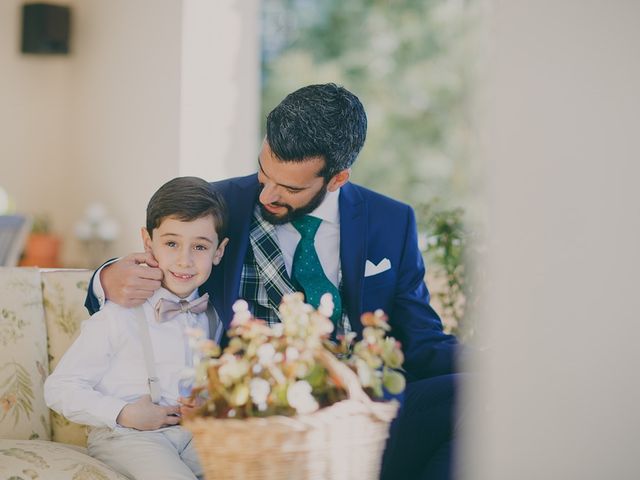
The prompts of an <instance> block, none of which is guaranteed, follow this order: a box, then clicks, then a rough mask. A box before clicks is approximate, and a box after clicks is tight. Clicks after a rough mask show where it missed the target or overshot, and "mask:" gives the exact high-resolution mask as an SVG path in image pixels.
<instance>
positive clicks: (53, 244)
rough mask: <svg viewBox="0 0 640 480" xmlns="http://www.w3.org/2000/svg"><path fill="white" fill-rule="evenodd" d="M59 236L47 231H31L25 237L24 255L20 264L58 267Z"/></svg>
mask: <svg viewBox="0 0 640 480" xmlns="http://www.w3.org/2000/svg"><path fill="white" fill-rule="evenodd" d="M59 255H60V238H59V237H57V236H56V235H52V234H48V233H32V234H31V235H29V238H27V246H26V247H25V251H24V257H23V258H22V260H20V265H21V266H25V267H41V268H55V267H60V260H59V258H58V257H59Z"/></svg>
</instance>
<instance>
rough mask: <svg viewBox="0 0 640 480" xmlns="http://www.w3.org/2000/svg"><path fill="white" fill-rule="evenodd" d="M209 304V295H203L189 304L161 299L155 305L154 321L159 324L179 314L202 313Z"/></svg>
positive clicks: (183, 301) (184, 301) (182, 301)
mask: <svg viewBox="0 0 640 480" xmlns="http://www.w3.org/2000/svg"><path fill="white" fill-rule="evenodd" d="M208 302H209V294H208V293H205V294H204V295H202V296H201V297H200V298H196V299H195V300H193V301H191V302H187V301H186V300H180V301H179V302H174V301H172V300H167V299H166V298H161V299H160V300H158V303H156V320H157V321H158V322H159V323H162V322H168V321H169V320H172V319H174V318H176V317H177V316H178V315H180V314H181V313H194V314H195V313H202V312H205V311H206V310H207V303H208Z"/></svg>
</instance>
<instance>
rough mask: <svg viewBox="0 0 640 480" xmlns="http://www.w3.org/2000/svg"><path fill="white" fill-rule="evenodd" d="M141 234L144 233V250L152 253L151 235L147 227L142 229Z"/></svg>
mask: <svg viewBox="0 0 640 480" xmlns="http://www.w3.org/2000/svg"><path fill="white" fill-rule="evenodd" d="M140 234H141V235H142V244H143V245H144V251H145V252H147V253H152V251H151V235H149V232H148V231H147V229H146V228H145V227H142V228H141V229H140Z"/></svg>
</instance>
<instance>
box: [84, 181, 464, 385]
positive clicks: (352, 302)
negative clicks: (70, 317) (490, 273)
mask: <svg viewBox="0 0 640 480" xmlns="http://www.w3.org/2000/svg"><path fill="white" fill-rule="evenodd" d="M212 186H213V187H214V188H215V189H216V190H217V191H219V192H220V193H221V194H222V196H223V197H224V199H225V201H226V203H227V208H228V210H229V222H228V223H229V227H228V229H227V236H228V237H229V244H228V245H227V248H226V252H225V255H224V257H223V259H222V261H221V262H220V264H219V265H218V266H216V267H214V268H213V271H212V273H211V276H210V277H209V280H207V282H206V283H205V284H204V285H203V286H202V287H201V291H202V292H208V293H209V295H210V297H211V299H212V301H213V304H214V306H215V308H216V310H217V311H218V314H219V315H220V318H221V319H222V321H223V323H224V325H225V329H226V327H228V325H229V323H230V322H231V319H232V317H233V312H232V306H233V303H234V302H235V301H236V300H237V299H238V293H239V291H240V275H241V272H242V266H243V262H244V258H245V253H246V251H247V248H250V246H249V226H250V223H251V218H252V215H253V209H254V207H255V205H256V201H257V197H258V194H259V184H258V181H257V175H255V174H254V175H250V176H247V177H239V178H232V179H229V180H223V181H220V182H214V183H212ZM339 208H340V265H341V269H342V283H343V292H342V293H343V297H344V298H343V299H342V300H343V304H344V308H346V310H347V313H348V315H349V320H350V322H351V325H352V328H353V330H354V331H355V332H357V333H358V334H360V333H362V324H361V323H360V315H361V314H362V313H364V312H372V311H374V310H376V309H379V308H380V309H382V310H384V311H385V312H386V313H387V315H389V322H390V325H391V327H392V332H391V334H392V335H393V336H394V337H395V338H396V339H398V340H399V341H400V342H401V343H402V348H403V351H404V355H405V363H404V367H405V369H406V370H407V374H408V377H409V379H415V378H426V377H431V376H435V375H442V374H447V373H452V372H453V371H454V353H455V350H456V348H457V342H456V339H455V337H452V336H450V335H446V334H444V333H443V331H442V323H441V321H440V318H439V317H438V315H437V314H436V313H435V311H434V310H433V309H432V308H431V307H430V306H429V292H428V290H427V287H426V285H425V283H424V275H425V267H424V263H423V261H422V255H421V254H420V251H419V249H418V243H417V231H416V222H415V216H414V213H413V210H412V209H411V207H409V206H408V205H405V204H403V203H400V202H398V201H395V200H392V199H390V198H388V197H385V196H383V195H380V194H378V193H375V192H372V191H371V190H368V189H366V188H363V187H360V186H357V185H354V184H352V183H347V184H345V185H344V186H342V188H341V190H340V197H339ZM385 258H387V259H389V261H390V263H391V268H390V269H388V270H386V271H384V272H382V273H380V274H377V275H374V276H369V277H366V278H365V276H364V272H365V262H366V261H367V260H370V261H371V262H372V263H373V264H375V265H377V264H378V263H379V262H380V261H381V260H383V259H385ZM91 291H92V289H91V288H90V289H89V292H91ZM86 306H87V308H88V309H89V310H90V311H94V310H97V309H98V308H99V305H98V302H97V300H96V299H95V297H93V295H92V294H91V293H90V294H89V296H88V298H87V304H86Z"/></svg>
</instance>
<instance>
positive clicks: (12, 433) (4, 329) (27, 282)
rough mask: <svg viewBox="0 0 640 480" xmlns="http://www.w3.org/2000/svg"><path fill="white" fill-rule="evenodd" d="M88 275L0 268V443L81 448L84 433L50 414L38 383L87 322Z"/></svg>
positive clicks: (62, 271)
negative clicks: (34, 441) (35, 441)
mask: <svg viewBox="0 0 640 480" xmlns="http://www.w3.org/2000/svg"><path fill="white" fill-rule="evenodd" d="M90 277H91V271H89V270H39V269H37V268H20V267H17V268H5V267H2V268H0V438H13V439H28V438H32V439H33V438H39V439H44V440H50V439H52V440H55V441H59V442H63V443H72V444H76V445H85V444H86V432H85V430H86V429H85V428H84V427H82V426H80V425H76V424H74V423H72V422H69V421H68V420H66V419H65V418H63V417H61V416H59V415H57V414H55V413H54V412H52V411H50V410H49V409H48V408H47V406H46V404H45V403H44V395H43V387H44V381H45V379H46V377H47V375H48V374H49V372H51V371H52V370H53V368H55V366H56V365H57V363H58V361H59V360H60V358H61V357H62V355H63V353H64V352H65V351H66V349H67V348H68V347H69V346H70V345H71V343H72V342H73V340H74V339H75V338H76V336H77V335H78V333H79V327H80V323H81V322H82V321H83V320H85V319H86V318H88V316H89V315H88V313H87V311H86V310H85V308H84V306H83V303H84V297H85V295H86V291H87V284H88V281H89V279H90Z"/></svg>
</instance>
